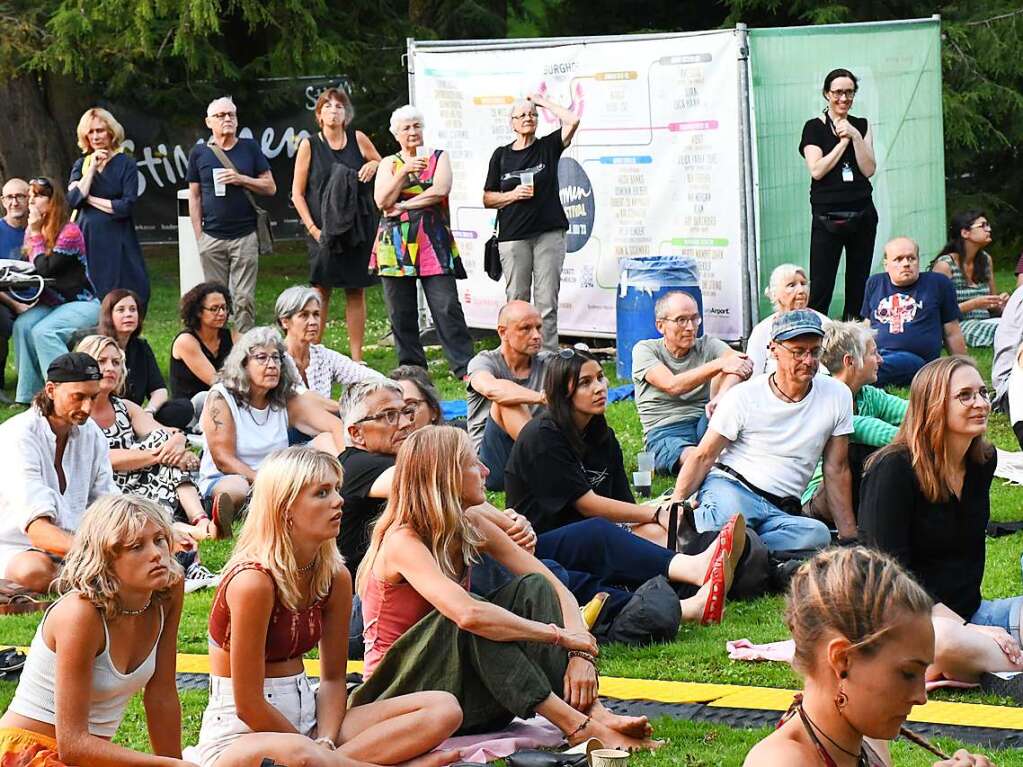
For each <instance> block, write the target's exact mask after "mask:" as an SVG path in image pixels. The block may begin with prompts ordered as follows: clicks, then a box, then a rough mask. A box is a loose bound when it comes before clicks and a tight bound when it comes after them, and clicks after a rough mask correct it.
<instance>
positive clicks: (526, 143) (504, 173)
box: [483, 94, 579, 351]
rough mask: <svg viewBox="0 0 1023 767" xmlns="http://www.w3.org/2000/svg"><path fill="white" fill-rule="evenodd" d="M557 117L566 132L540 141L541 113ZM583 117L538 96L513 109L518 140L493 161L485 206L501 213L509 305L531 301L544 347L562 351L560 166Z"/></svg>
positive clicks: (499, 151)
mask: <svg viewBox="0 0 1023 767" xmlns="http://www.w3.org/2000/svg"><path fill="white" fill-rule="evenodd" d="M538 107H542V108H543V109H546V110H547V111H548V112H550V113H551V114H553V115H554V117H556V118H557V119H558V120H559V121H560V123H561V130H558V131H554V132H553V133H550V134H548V135H546V136H544V137H543V138H537V137H536V128H537V124H538V122H539V114H538V112H537V108H538ZM578 127H579V118H578V117H577V116H576V115H575V114H574V113H573V112H572V111H570V110H569V109H566V108H565V107H562V106H559V105H557V104H554V103H551V102H550V101H548V100H547V99H546V98H544V97H543V96H541V95H538V94H532V95H530V96H527V97H526V98H524V99H520V100H519V101H516V102H515V103H514V104H512V108H511V128H512V130H513V131H514V132H515V140H514V141H513V142H512V143H511V144H508V145H506V146H499V147H498V148H497V149H495V150H494V154H493V155H492V156H491V158H490V169H489V170H488V172H487V180H486V183H485V184H484V186H483V190H484V191H483V205H484V206H485V207H487V208H494V209H496V210H497V230H498V233H497V238H498V241H499V243H500V245H499V247H500V252H501V269H502V271H503V272H504V279H505V293H506V294H507V298H508V300H509V301H514V300H516V299H518V300H522V301H531V302H532V303H533V305H534V306H536V308H537V309H538V310H539V311H540V316H541V317H542V318H543V346H544V349H546V350H548V351H554V350H556V349H557V348H558V293H559V291H560V289H561V266H562V264H563V263H564V262H565V232H566V231H567V230H568V218H566V216H565V211H564V209H563V208H562V207H561V196H560V194H559V191H558V161H559V159H560V158H561V153H562V152H563V151H564V150H565V148H566V147H567V146H568V145H569V144H571V143H572V136H574V135H575V132H576V130H577V129H578Z"/></svg>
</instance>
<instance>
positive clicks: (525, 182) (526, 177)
mask: <svg viewBox="0 0 1023 767" xmlns="http://www.w3.org/2000/svg"><path fill="white" fill-rule="evenodd" d="M534 175H536V174H534V173H531V172H530V173H520V174H519V180H520V181H521V182H522V186H532V185H533V176H534Z"/></svg>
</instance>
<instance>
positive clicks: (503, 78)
mask: <svg viewBox="0 0 1023 767" xmlns="http://www.w3.org/2000/svg"><path fill="white" fill-rule="evenodd" d="M536 42H537V41H532V46H533V47H522V48H514V47H512V48H499V49H493V48H485V47H484V48H479V49H474V48H473V47H472V46H471V44H468V45H452V46H450V47H448V46H444V47H443V48H441V47H439V46H438V48H437V49H431V48H418V47H415V46H413V48H412V52H413V61H412V66H413V68H414V73H415V74H414V78H413V84H414V85H413V87H414V94H413V99H414V102H415V104H416V105H417V106H418V107H419V108H420V109H421V110H422V112H423V115H424V117H425V142H426V144H427V145H428V146H431V147H437V148H441V149H444V150H446V151H447V152H449V153H450V158H451V164H452V170H453V176H454V183H453V187H452V190H451V196H450V204H451V227H452V229H453V231H454V233H455V237H456V238H457V241H458V246H459V249H460V251H461V254H462V257H463V258H464V260H465V265H466V270H467V271H468V274H469V278H468V279H467V280H464V281H461V282H459V283H458V284H459V295H460V297H461V299H462V303H463V307H464V310H465V315H466V319H467V321H468V323H469V325H470V326H472V327H479V328H493V327H495V325H496V319H497V310H498V309H499V307H500V306H501V305H502V304H503V303H504V300H505V299H504V283H503V281H502V282H494V281H493V280H491V279H490V278H489V277H487V275H486V274H485V272H484V271H483V254H484V246H485V244H486V242H487V240H488V239H489V238H490V236H491V233H492V231H493V225H494V216H495V214H494V211H492V210H486V209H484V208H483V202H482V200H483V184H484V181H485V179H486V175H487V168H488V165H489V161H490V157H491V154H492V153H493V151H494V149H495V148H496V147H497V146H499V145H501V144H508V143H510V142H511V141H512V140H513V138H514V134H513V133H512V132H511V128H510V121H509V115H510V108H511V106H512V104H513V103H514V101H515V100H516V99H519V98H522V97H524V96H525V95H526V94H529V93H540V94H542V95H544V96H545V97H546V98H548V99H550V100H551V101H554V102H556V103H558V104H561V105H565V106H569V108H571V109H572V110H573V111H574V112H575V113H576V114H577V115H579V116H580V119H581V123H580V128H579V130H578V132H577V133H576V135H575V138H574V140H573V141H572V145H571V146H570V147H569V148H568V149H566V150H565V152H564V154H563V155H562V158H561V162H560V164H559V168H558V175H559V183H560V193H561V203H562V205H563V206H564V208H565V211H566V214H567V216H568V221H569V230H568V241H567V250H568V254H567V257H566V259H565V265H564V269H563V271H562V287H561V299H560V309H559V325H560V330H561V332H562V333H563V334H569V335H572V334H579V335H597V336H613V335H614V333H615V299H616V293H617V290H616V289H617V287H618V274H619V262H620V260H621V259H625V258H636V257H643V256H657V255H662V256H663V255H672V254H684V255H690V256H693V257H695V258H696V260H697V262H698V264H699V268H700V282H701V289H702V292H703V303H704V313H705V317H706V324H705V328H706V331H707V332H708V333H710V334H712V335H716V336H718V337H721V338H725V339H737V338H740V337H741V336H742V335H743V332H742V331H743V327H742V323H743V318H742V306H743V287H742V276H741V275H742V270H743V269H744V268H745V267H744V263H745V257H744V254H743V250H742V239H741V231H742V221H741V202H742V194H743V191H742V188H743V186H742V182H743V179H742V167H741V158H740V150H739V146H740V125H739V93H738V68H739V64H738V61H737V56H738V45H737V42H736V37H735V33H734V31H732V30H727V31H722V32H713V33H707V34H698V35H680V36H675V37H667V38H663V37H657V38H649V37H646V38H639V39H635V40H628V39H618V40H598V41H588V42H581V43H574V44H564V43H563V41H551V44H550V45H549V46H543V45H541V46H540V47H536ZM510 45H514V42H511V43H510ZM539 123H540V125H539V128H538V131H537V132H538V135H544V134H547V133H550V132H551V131H553V130H556V129H557V128H558V123H557V119H556V118H555V117H554V115H552V114H551V113H550V112H548V111H547V110H544V109H541V110H540V118H539Z"/></svg>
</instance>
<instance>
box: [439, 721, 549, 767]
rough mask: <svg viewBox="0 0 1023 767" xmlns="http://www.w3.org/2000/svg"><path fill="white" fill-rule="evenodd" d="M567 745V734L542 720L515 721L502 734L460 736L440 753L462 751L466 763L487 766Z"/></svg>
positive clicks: (445, 745)
mask: <svg viewBox="0 0 1023 767" xmlns="http://www.w3.org/2000/svg"><path fill="white" fill-rule="evenodd" d="M564 742H565V735H564V733H563V732H562V731H561V730H559V729H558V728H557V727H555V726H554V725H553V724H551V723H550V722H548V721H547V720H546V719H544V718H543V717H542V716H534V717H533V718H532V719H525V720H523V719H515V720H514V721H512V723H511V724H509V725H508V728H507V729H506V730H503V731H501V732H488V733H483V734H480V735H459V736H458V737H455V738H448V739H447V740H445V741H444V742H443V743H441V744H440V745H439V746H437V749H436V750H437V751H456V750H457V751H459V752H461V754H462V761H463V762H478V763H479V764H485V763H486V762H491V761H493V760H494V759H504V758H505V757H506V756H510V755H511V754H514V753H515V752H516V751H521V750H522V749H524V748H554V747H555V746H560V745H561V744H562V743H564Z"/></svg>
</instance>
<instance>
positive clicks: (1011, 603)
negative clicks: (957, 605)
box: [970, 597, 1023, 642]
mask: <svg viewBox="0 0 1023 767" xmlns="http://www.w3.org/2000/svg"><path fill="white" fill-rule="evenodd" d="M1021 608H1023V597H1006V598H1005V599H984V600H981V603H980V607H978V608H977V612H975V613H974V614H973V615H972V616H970V623H975V624H977V625H978V626H998V627H999V628H1003V629H1005V630H1006V631H1008V632H1009V635H1010V636H1011V637H1012V638H1013V639H1015V640H1016V641H1017V642H1019V641H1020V633H1019V624H1020V609H1021Z"/></svg>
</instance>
